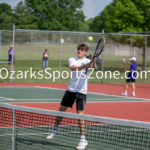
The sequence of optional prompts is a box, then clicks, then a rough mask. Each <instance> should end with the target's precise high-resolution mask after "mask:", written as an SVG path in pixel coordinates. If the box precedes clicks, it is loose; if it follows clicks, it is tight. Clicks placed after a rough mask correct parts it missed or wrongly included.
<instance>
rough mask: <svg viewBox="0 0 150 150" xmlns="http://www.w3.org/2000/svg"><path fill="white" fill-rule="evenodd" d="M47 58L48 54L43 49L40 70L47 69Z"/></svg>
mask: <svg viewBox="0 0 150 150" xmlns="http://www.w3.org/2000/svg"><path fill="white" fill-rule="evenodd" d="M48 58H49V53H48V51H47V49H45V51H44V53H43V63H42V70H43V69H44V68H47V67H48Z"/></svg>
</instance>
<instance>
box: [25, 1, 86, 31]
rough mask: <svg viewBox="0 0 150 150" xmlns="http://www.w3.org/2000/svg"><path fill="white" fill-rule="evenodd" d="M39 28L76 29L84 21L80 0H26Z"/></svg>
mask: <svg viewBox="0 0 150 150" xmlns="http://www.w3.org/2000/svg"><path fill="white" fill-rule="evenodd" d="M25 3H26V5H27V7H28V9H30V10H31V12H32V14H33V15H34V17H35V19H36V21H37V24H38V26H39V28H40V29H45V30H71V31H75V30H78V29H79V27H80V25H81V24H82V23H83V22H84V18H85V17H84V15H83V11H82V10H81V8H82V5H83V1H82V0H77V1H76V0H44V1H43V0H36V1H33V0H26V1H25Z"/></svg>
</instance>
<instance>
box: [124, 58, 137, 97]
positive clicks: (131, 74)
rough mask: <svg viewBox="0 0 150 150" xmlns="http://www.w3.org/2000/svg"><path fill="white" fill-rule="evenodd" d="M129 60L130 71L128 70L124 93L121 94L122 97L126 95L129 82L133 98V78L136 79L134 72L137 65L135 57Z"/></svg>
mask: <svg viewBox="0 0 150 150" xmlns="http://www.w3.org/2000/svg"><path fill="white" fill-rule="evenodd" d="M129 60H130V63H131V65H130V69H129V71H130V72H129V74H128V78H127V80H126V84H125V91H124V92H123V93H122V95H124V96H127V95H128V92H127V91H128V84H129V83H130V82H131V85H132V94H131V96H135V78H136V72H134V71H136V70H137V63H136V57H132V58H130V59H129Z"/></svg>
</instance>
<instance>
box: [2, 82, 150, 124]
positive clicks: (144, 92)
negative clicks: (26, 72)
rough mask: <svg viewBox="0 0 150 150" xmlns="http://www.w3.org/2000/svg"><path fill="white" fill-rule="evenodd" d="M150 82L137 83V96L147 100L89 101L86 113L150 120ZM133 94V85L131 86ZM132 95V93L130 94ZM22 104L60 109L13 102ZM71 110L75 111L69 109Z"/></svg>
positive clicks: (94, 87)
mask: <svg viewBox="0 0 150 150" xmlns="http://www.w3.org/2000/svg"><path fill="white" fill-rule="evenodd" d="M67 85H68V84H61V83H59V84H53V83H51V84H48V83H36V84H35V83H25V84H24V83H2V84H0V86H6V87H7V86H12V87H13V86H31V87H32V86H40V87H48V88H58V89H66V88H67ZM123 90H124V85H123V84H91V83H89V84H88V91H89V92H93V93H99V94H109V95H119V96H121V92H122V91H123ZM149 93H150V84H138V83H137V84H136V98H141V99H148V100H147V101H146V102H144V101H143V102H142V101H141V102H136V99H135V100H134V101H135V102H97V103H93V102H89V103H87V105H86V110H85V114H89V115H95V116H104V117H112V118H120V119H129V120H137V121H148V122H150V117H149V116H150V94H149ZM129 94H131V87H129ZM129 96H130V95H129ZM11 104H12V103H11ZM13 104H16V105H21V106H28V107H35V108H41V109H50V110H58V108H59V105H60V104H59V103H13ZM68 111H69V112H75V106H74V108H73V109H68Z"/></svg>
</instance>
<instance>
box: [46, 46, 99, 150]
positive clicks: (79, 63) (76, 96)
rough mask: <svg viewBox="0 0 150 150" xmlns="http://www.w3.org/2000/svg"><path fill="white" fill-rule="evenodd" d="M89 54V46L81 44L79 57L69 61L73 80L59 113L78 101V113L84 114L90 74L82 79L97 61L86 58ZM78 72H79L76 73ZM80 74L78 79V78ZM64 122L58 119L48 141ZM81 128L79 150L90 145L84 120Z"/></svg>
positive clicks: (80, 121)
mask: <svg viewBox="0 0 150 150" xmlns="http://www.w3.org/2000/svg"><path fill="white" fill-rule="evenodd" d="M87 52H88V46H87V45H86V44H80V45H78V47H77V56H76V57H71V58H70V59H69V68H70V71H71V72H72V78H71V79H70V82H69V85H68V88H67V90H66V92H65V94H64V96H63V98H62V101H61V105H60V108H59V111H63V112H64V111H66V110H67V108H68V107H71V108H72V106H73V104H74V102H75V101H76V112H77V113H78V114H84V109H85V104H86V96H87V80H88V78H87V77H88V74H87V75H86V78H81V75H83V72H85V71H86V68H96V60H95V59H92V63H91V60H90V59H88V58H86V54H87ZM77 70H78V72H76V71H77ZM76 73H78V77H77V76H76ZM61 120H62V117H57V118H56V121H55V125H54V127H53V129H52V131H51V132H50V134H49V135H48V136H47V139H52V138H53V137H54V136H55V135H56V134H58V133H59V128H58V126H59V124H60V122H61ZM79 127H80V141H79V144H78V146H77V147H76V148H77V149H79V150H81V149H85V147H86V146H87V145H88V142H87V141H86V139H85V123H84V121H83V120H79Z"/></svg>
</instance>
